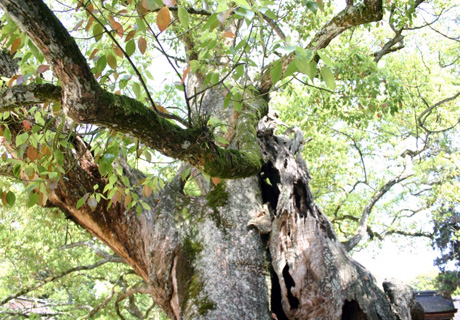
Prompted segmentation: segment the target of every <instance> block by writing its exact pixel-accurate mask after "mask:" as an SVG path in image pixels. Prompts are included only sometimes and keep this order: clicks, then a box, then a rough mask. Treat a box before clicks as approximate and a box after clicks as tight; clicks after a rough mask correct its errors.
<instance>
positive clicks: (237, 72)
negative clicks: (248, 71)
mask: <svg viewBox="0 0 460 320" xmlns="http://www.w3.org/2000/svg"><path fill="white" fill-rule="evenodd" d="M243 74H244V65H242V64H240V65H239V66H237V67H236V68H235V71H234V72H233V79H235V80H238V79H239V78H241V77H242V76H243Z"/></svg>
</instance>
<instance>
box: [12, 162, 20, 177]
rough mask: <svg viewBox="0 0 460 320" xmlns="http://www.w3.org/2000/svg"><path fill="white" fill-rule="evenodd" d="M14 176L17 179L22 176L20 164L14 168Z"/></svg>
mask: <svg viewBox="0 0 460 320" xmlns="http://www.w3.org/2000/svg"><path fill="white" fill-rule="evenodd" d="M13 174H14V176H15V177H16V178H19V176H20V175H21V165H20V164H15V165H14V167H13Z"/></svg>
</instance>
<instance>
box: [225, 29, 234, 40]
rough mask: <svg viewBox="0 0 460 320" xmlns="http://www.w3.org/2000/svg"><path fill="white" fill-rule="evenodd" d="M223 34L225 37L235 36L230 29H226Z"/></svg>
mask: <svg viewBox="0 0 460 320" xmlns="http://www.w3.org/2000/svg"><path fill="white" fill-rule="evenodd" d="M223 36H224V37H225V38H231V39H233V38H235V34H234V33H233V32H230V31H225V32H224V34H223Z"/></svg>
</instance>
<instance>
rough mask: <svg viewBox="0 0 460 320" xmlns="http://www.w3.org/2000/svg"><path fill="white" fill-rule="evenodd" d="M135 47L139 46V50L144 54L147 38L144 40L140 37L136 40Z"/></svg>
mask: <svg viewBox="0 0 460 320" xmlns="http://www.w3.org/2000/svg"><path fill="white" fill-rule="evenodd" d="M137 47H138V48H139V51H140V52H141V53H142V54H144V53H145V51H146V50H147V40H145V38H144V37H140V38H139V41H138V42H137Z"/></svg>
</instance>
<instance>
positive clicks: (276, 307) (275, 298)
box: [270, 268, 289, 320]
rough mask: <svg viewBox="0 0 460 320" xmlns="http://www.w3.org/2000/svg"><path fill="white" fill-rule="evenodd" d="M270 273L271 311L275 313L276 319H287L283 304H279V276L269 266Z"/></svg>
mask: <svg viewBox="0 0 460 320" xmlns="http://www.w3.org/2000/svg"><path fill="white" fill-rule="evenodd" d="M270 274H271V279H272V294H271V297H270V298H271V300H270V304H271V307H272V310H271V311H272V313H274V314H275V315H276V317H277V318H278V320H289V319H288V317H286V314H285V313H284V310H283V305H282V304H281V287H280V283H279V278H278V276H277V275H276V272H275V271H274V270H273V268H270Z"/></svg>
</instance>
